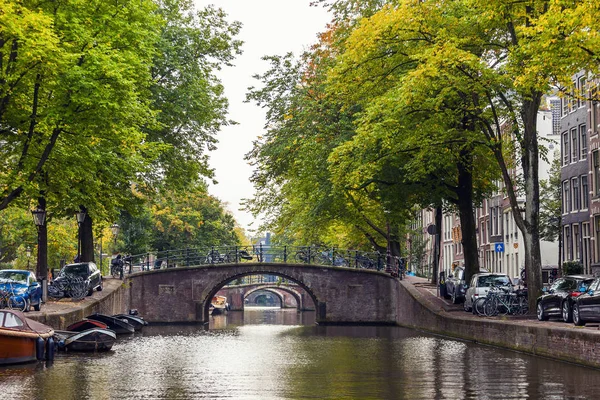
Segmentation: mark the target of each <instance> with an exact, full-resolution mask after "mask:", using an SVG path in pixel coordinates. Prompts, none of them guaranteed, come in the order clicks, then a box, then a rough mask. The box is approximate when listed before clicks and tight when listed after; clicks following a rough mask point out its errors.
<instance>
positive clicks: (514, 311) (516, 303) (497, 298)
mask: <svg viewBox="0 0 600 400" xmlns="http://www.w3.org/2000/svg"><path fill="white" fill-rule="evenodd" d="M481 309H483V315H485V316H487V317H493V316H496V315H499V314H502V315H506V314H510V315H524V314H527V312H529V305H528V303H527V292H526V291H524V290H518V291H510V290H509V289H506V288H504V287H500V286H492V287H491V288H490V290H489V291H488V293H487V296H486V297H485V300H484V301H483V303H482V304H480V305H479V308H478V309H477V312H478V313H480V311H481Z"/></svg>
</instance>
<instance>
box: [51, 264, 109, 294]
mask: <svg viewBox="0 0 600 400" xmlns="http://www.w3.org/2000/svg"><path fill="white" fill-rule="evenodd" d="M69 276H76V277H80V278H83V279H84V280H85V282H86V285H87V289H88V292H87V295H88V296H91V294H92V292H93V291H94V289H96V290H98V291H101V290H102V287H103V282H102V273H101V272H100V270H99V269H98V267H97V266H96V264H94V263H93V262H82V263H75V264H68V265H65V266H64V267H63V268H62V269H61V270H60V272H59V273H58V276H57V277H56V278H54V282H53V284H55V285H57V284H60V283H61V281H66V280H67V279H68V277H69Z"/></svg>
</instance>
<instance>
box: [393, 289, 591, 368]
mask: <svg viewBox="0 0 600 400" xmlns="http://www.w3.org/2000/svg"><path fill="white" fill-rule="evenodd" d="M417 282H418V281H417V280H415V279H412V280H411V279H410V278H409V279H408V280H403V281H399V283H400V293H399V304H398V325H400V326H404V327H409V328H413V329H420V330H423V331H426V332H431V333H435V334H440V335H444V336H448V337H452V338H457V339H462V340H468V341H473V342H475V343H480V344H485V345H492V346H498V347H502V348H506V349H511V350H516V351H520V352H524V353H529V354H534V355H537V356H543V357H548V358H552V359H555V360H560V361H567V362H573V363H577V364H582V365H586V366H589V367H594V368H600V346H598V344H600V330H598V328H597V327H596V326H594V328H591V327H586V328H584V327H576V326H574V325H573V324H567V323H560V324H559V323H551V322H540V321H538V320H537V319H524V318H512V317H510V316H508V317H493V318H489V317H479V316H476V315H473V314H471V313H467V312H464V311H459V310H457V309H456V306H454V307H450V306H449V305H448V304H447V303H446V302H445V301H443V300H442V299H440V298H439V297H437V296H436V295H435V293H434V292H433V291H431V290H427V289H425V288H423V287H419V285H418V284H416V283H417ZM532 318H535V316H532Z"/></svg>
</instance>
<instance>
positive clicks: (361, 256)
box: [125, 245, 402, 276]
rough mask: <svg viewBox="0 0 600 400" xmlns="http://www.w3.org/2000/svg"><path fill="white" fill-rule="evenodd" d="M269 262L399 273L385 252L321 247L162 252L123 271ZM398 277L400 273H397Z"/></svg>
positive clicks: (131, 261)
mask: <svg viewBox="0 0 600 400" xmlns="http://www.w3.org/2000/svg"><path fill="white" fill-rule="evenodd" d="M247 262H269V263H287V264H292V263H293V264H307V265H330V266H337V267H347V268H360V269H369V270H377V271H386V272H389V273H391V274H392V275H395V274H398V273H399V272H401V271H400V265H401V264H402V263H401V259H400V258H398V257H389V256H388V255H387V254H385V253H383V254H382V253H380V252H365V251H358V250H343V249H338V248H335V247H324V246H273V245H268V246H267V245H252V246H211V247H194V248H192V247H190V248H183V249H175V250H165V251H159V252H153V253H143V254H136V255H131V256H126V257H125V272H126V273H132V272H138V271H149V270H152V269H162V268H176V267H186V266H198V265H211V264H232V263H233V264H237V263H247ZM399 275H400V276H402V274H401V273H400V274H399Z"/></svg>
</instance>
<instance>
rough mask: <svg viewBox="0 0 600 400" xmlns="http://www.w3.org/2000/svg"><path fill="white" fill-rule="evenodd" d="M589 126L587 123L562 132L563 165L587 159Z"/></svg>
mask: <svg viewBox="0 0 600 400" xmlns="http://www.w3.org/2000/svg"><path fill="white" fill-rule="evenodd" d="M587 144H588V137H587V127H586V125H585V124H581V125H579V127H573V128H571V129H570V130H568V131H565V132H563V134H562V156H563V165H567V164H570V163H574V162H577V161H579V160H585V159H587V153H588V147H587Z"/></svg>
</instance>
